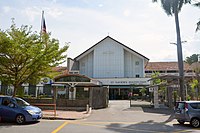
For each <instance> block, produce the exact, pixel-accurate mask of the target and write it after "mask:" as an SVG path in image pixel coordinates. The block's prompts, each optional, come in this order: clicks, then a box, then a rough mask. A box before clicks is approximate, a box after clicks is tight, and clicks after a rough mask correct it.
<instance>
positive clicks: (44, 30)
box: [41, 11, 47, 33]
mask: <svg viewBox="0 0 200 133" xmlns="http://www.w3.org/2000/svg"><path fill="white" fill-rule="evenodd" d="M41 33H47V31H46V24H45V19H44V11H42V21H41Z"/></svg>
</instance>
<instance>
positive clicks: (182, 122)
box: [177, 120, 185, 125]
mask: <svg viewBox="0 0 200 133" xmlns="http://www.w3.org/2000/svg"><path fill="white" fill-rule="evenodd" d="M177 121H178V123H180V124H181V125H183V124H184V123H185V122H184V121H181V120H177Z"/></svg>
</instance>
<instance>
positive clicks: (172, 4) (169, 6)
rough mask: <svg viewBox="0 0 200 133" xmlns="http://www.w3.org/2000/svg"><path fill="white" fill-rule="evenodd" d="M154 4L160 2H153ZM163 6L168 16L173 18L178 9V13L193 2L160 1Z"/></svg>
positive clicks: (156, 0)
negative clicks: (185, 5)
mask: <svg viewBox="0 0 200 133" xmlns="http://www.w3.org/2000/svg"><path fill="white" fill-rule="evenodd" d="M152 1H153V2H158V0H152ZM160 1H161V6H162V8H163V9H164V11H165V13H166V14H167V15H170V16H172V15H173V14H174V13H175V10H176V9H177V10H178V12H180V11H181V8H182V6H183V5H184V4H187V3H191V0H160Z"/></svg>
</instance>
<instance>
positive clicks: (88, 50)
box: [74, 36, 149, 61]
mask: <svg viewBox="0 0 200 133" xmlns="http://www.w3.org/2000/svg"><path fill="white" fill-rule="evenodd" d="M107 38H110V39H111V40H113V41H115V42H117V43H119V44H120V45H122V47H124V48H125V49H128V50H130V51H131V52H133V53H135V54H137V55H139V56H141V57H143V58H145V59H146V60H147V61H148V60H149V59H148V58H147V57H145V56H144V55H142V54H140V53H138V52H136V51H135V50H133V49H131V48H129V47H127V46H126V45H124V44H122V43H121V42H119V41H117V40H115V39H113V38H112V37H110V36H107V37H105V38H104V39H102V40H101V41H99V42H98V43H96V44H95V45H93V46H92V47H90V48H89V49H87V50H86V51H84V52H83V53H81V54H80V55H78V56H77V57H75V58H74V60H77V59H79V58H81V57H82V56H84V55H85V54H88V53H90V52H91V51H93V48H94V47H95V46H97V45H98V44H99V43H101V42H103V41H104V40H106V39H107Z"/></svg>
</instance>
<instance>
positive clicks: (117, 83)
mask: <svg viewBox="0 0 200 133" xmlns="http://www.w3.org/2000/svg"><path fill="white" fill-rule="evenodd" d="M148 61H149V59H148V58H147V57H145V56H144V55H142V54H140V53H138V52H136V51H134V50H133V49H131V48H129V47H127V46H125V45H124V44H122V43H120V42H119V41H117V40H115V39H113V38H111V37H110V36H107V37H105V38H104V39H102V40H101V41H99V42H98V43H96V44H95V45H93V46H92V47H91V48H89V49H87V50H86V51H84V52H83V53H81V54H80V55H78V56H77V57H76V58H74V59H71V58H68V62H67V68H68V70H69V73H79V74H81V75H86V76H88V77H90V78H93V79H96V80H98V81H100V82H102V84H103V86H107V87H108V88H109V99H128V93H129V92H130V91H134V93H137V94H138V93H139V88H142V87H143V86H146V85H149V82H148V78H145V66H146V65H147V63H148Z"/></svg>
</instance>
